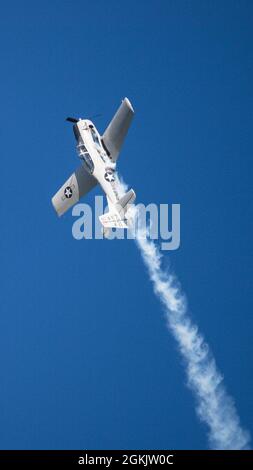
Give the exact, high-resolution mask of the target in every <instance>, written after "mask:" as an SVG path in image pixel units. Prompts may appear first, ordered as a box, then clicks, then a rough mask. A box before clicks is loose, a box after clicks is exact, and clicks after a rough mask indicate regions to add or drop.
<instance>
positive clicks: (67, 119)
mask: <svg viewBox="0 0 253 470" xmlns="http://www.w3.org/2000/svg"><path fill="white" fill-rule="evenodd" d="M66 121H69V122H74V123H77V122H78V121H79V119H76V118H73V117H67V118H66Z"/></svg>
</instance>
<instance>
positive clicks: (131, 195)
mask: <svg viewBox="0 0 253 470" xmlns="http://www.w3.org/2000/svg"><path fill="white" fill-rule="evenodd" d="M135 199H136V194H135V192H134V190H133V189H130V190H129V191H127V193H126V194H124V196H122V198H120V199H119V201H118V202H117V204H116V205H117V206H120V207H119V209H123V210H124V212H126V210H127V206H128V204H133V202H134V201H135Z"/></svg>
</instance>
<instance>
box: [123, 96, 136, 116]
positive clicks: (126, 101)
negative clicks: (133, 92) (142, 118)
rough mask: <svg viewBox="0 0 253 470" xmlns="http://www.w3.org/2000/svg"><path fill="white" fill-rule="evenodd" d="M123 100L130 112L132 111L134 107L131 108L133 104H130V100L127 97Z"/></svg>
mask: <svg viewBox="0 0 253 470" xmlns="http://www.w3.org/2000/svg"><path fill="white" fill-rule="evenodd" d="M123 101H124V102H125V103H126V105H127V106H128V108H129V109H130V110H131V111H132V113H134V108H133V106H132V104H131V102H130V100H129V99H128V98H127V97H125V98H124V100H123Z"/></svg>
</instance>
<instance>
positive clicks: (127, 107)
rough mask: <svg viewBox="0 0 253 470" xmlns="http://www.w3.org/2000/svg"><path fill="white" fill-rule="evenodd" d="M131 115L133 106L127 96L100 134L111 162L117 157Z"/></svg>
mask: <svg viewBox="0 0 253 470" xmlns="http://www.w3.org/2000/svg"><path fill="white" fill-rule="evenodd" d="M133 115H134V110H133V107H132V105H131V103H130V101H129V100H128V98H125V99H124V100H123V101H122V103H121V105H120V107H119V109H118V110H117V112H116V114H115V115H114V117H113V118H112V120H111V122H110V124H109V126H108V127H107V129H106V130H105V132H104V135H103V136H102V142H103V144H104V147H105V150H106V151H107V153H108V154H109V157H110V158H111V160H112V161H113V162H115V161H116V160H117V158H118V155H119V152H120V150H121V147H122V144H123V142H124V139H125V137H126V134H127V131H128V129H129V126H130V124H131V121H132V119H133Z"/></svg>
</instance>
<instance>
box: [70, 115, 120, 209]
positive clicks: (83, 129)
mask: <svg viewBox="0 0 253 470" xmlns="http://www.w3.org/2000/svg"><path fill="white" fill-rule="evenodd" d="M73 130H74V134H75V138H76V141H77V146H76V148H77V154H78V156H79V158H80V160H81V161H82V164H83V165H84V168H85V170H86V171H87V172H88V173H90V174H91V175H92V176H94V178H96V180H97V181H98V182H99V184H100V186H101V187H102V189H103V190H104V192H105V194H106V196H107V199H108V204H109V205H110V203H111V204H115V203H116V202H117V201H118V200H119V195H118V192H117V188H116V178H117V177H116V174H115V171H114V170H115V163H113V162H111V161H110V157H109V155H108V154H107V152H106V149H105V148H104V146H103V143H102V140H101V136H100V134H99V132H98V131H97V129H96V127H95V126H94V124H93V122H91V121H90V120H88V119H80V120H79V121H78V122H77V123H76V124H74V126H73Z"/></svg>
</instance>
